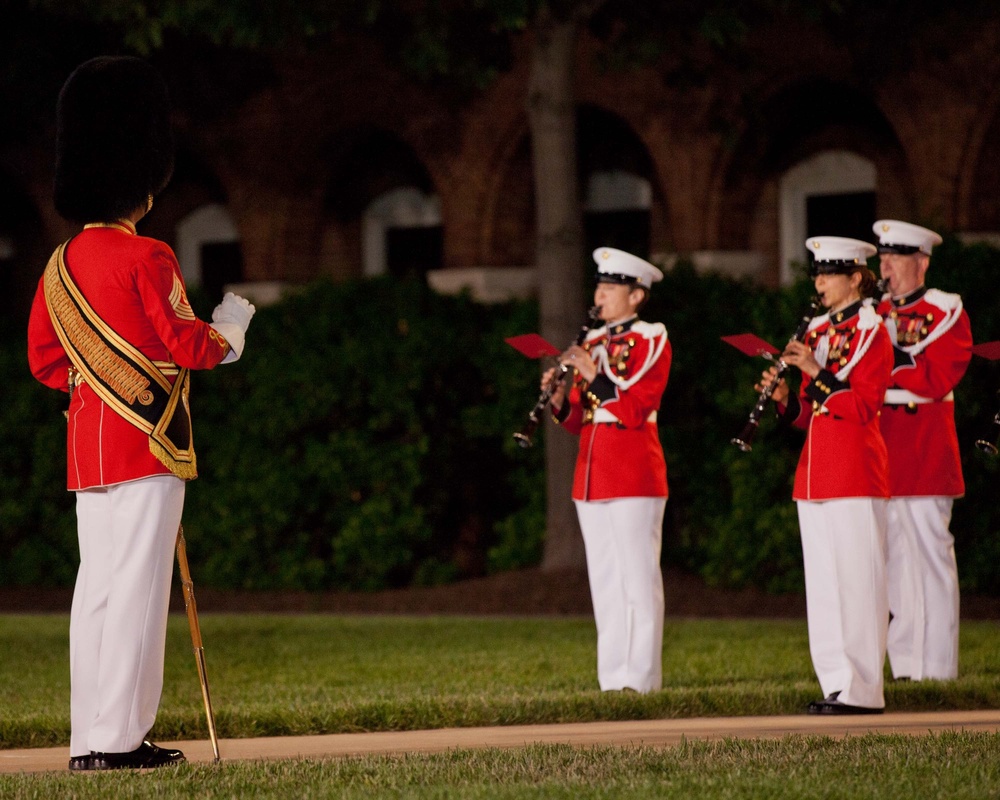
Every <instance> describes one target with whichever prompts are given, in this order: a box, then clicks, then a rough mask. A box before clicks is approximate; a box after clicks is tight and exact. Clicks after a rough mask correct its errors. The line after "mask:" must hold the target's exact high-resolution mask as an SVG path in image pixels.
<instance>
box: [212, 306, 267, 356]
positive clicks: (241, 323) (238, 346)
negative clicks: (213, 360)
mask: <svg viewBox="0 0 1000 800" xmlns="http://www.w3.org/2000/svg"><path fill="white" fill-rule="evenodd" d="M256 311H257V309H256V308H254V307H253V304H252V303H251V302H250V301H249V300H245V299H244V298H242V297H240V296H239V295H235V294H233V293H232V292H226V294H225V296H224V297H223V298H222V302H221V303H219V305H217V306H216V307H215V310H214V311H213V312H212V327H213V328H215V330H217V331H218V332H219V333H221V334H222V335H223V336H224V337H225V339H226V341H227V342H229V348H230V350H229V352H228V353H227V354H226V357H225V358H224V359H222V363H223V364H229V363H231V362H233V361H237V360H238V359H239V357H240V356H241V355H243V346H244V344H245V343H246V332H247V328H248V327H249V326H250V320H251V319H252V318H253V315H254V312H256Z"/></svg>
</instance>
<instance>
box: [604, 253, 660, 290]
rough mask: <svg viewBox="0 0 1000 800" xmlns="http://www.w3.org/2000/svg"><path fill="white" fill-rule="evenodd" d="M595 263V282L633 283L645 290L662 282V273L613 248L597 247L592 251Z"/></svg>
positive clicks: (645, 262)
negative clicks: (657, 282)
mask: <svg viewBox="0 0 1000 800" xmlns="http://www.w3.org/2000/svg"><path fill="white" fill-rule="evenodd" d="M594 261H596V262H597V280H598V282H601V281H604V282H609V283H633V282H634V283H635V284H636V285H637V286H642V287H644V288H646V289H649V288H651V287H652V285H653V284H654V283H656V281H659V280H663V273H662V272H660V270H658V269H657V268H656V267H654V266H653V265H652V264H650V263H649V262H648V261H646V260H644V259H642V258H639V257H638V256H634V255H632V254H631V253H626V252H625V251H624V250H616V249H615V248H613V247H598V248H597V249H596V250H595V251H594Z"/></svg>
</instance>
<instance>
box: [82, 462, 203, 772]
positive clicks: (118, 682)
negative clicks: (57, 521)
mask: <svg viewBox="0 0 1000 800" xmlns="http://www.w3.org/2000/svg"><path fill="white" fill-rule="evenodd" d="M183 507H184V481H182V480H181V479H180V478H176V477H174V476H173V475H156V476H153V477H150V478H143V479H142V480H137V481H132V482H130V483H121V484H117V485H115V486H109V487H106V488H101V489H88V490H86V491H79V492H77V493H76V515H77V529H78V534H79V539H80V571H79V572H78V573H77V578H76V589H75V590H74V592H73V610H72V612H71V614H70V626H69V659H70V684H71V690H72V691H71V702H70V716H71V721H72V735H71V738H70V755H71V756H82V755H87V754H88V753H90V752H91V751H92V750H93V751H97V752H104V753H127V752H129V751H131V750H134V749H135V748H136V747H138V746H139V745H140V744H141V743H142V740H143V739H144V738H145V736H146V734H147V733H148V732H149V729H150V728H151V727H153V722H154V720H155V719H156V711H157V708H158V707H159V704H160V693H161V691H162V689H163V655H164V646H165V640H166V632H167V611H168V606H169V602H170V579H171V575H172V573H173V564H174V547H175V544H176V542H177V528H178V526H179V525H180V522H181V512H182V510H183Z"/></svg>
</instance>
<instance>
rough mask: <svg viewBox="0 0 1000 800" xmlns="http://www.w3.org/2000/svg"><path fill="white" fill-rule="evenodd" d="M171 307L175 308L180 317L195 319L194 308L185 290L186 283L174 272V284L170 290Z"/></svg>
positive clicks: (189, 319)
mask: <svg viewBox="0 0 1000 800" xmlns="http://www.w3.org/2000/svg"><path fill="white" fill-rule="evenodd" d="M170 307H171V308H172V309H173V310H174V313H175V314H176V315H177V318H178V319H186V320H188V321H189V322H191V321H192V320H194V318H195V317H194V310H193V309H192V308H191V304H190V303H188V299H187V294H186V293H185V291H184V284H183V283H181V279H180V277H179V276H178V275H177V273H176V272H175V273H174V285H173V288H172V289H171V290H170Z"/></svg>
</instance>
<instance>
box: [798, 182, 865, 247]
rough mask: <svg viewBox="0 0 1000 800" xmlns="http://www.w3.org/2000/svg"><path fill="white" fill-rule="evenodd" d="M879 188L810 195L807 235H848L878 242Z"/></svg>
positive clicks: (807, 202)
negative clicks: (877, 196) (876, 194)
mask: <svg viewBox="0 0 1000 800" xmlns="http://www.w3.org/2000/svg"><path fill="white" fill-rule="evenodd" d="M874 222H875V192H853V193H851V194H817V195H813V196H812V197H809V198H807V199H806V238H809V237H810V236H847V237H849V238H851V239H860V240H861V241H863V242H874V241H875V234H874V233H872V224H873V223H874Z"/></svg>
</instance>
